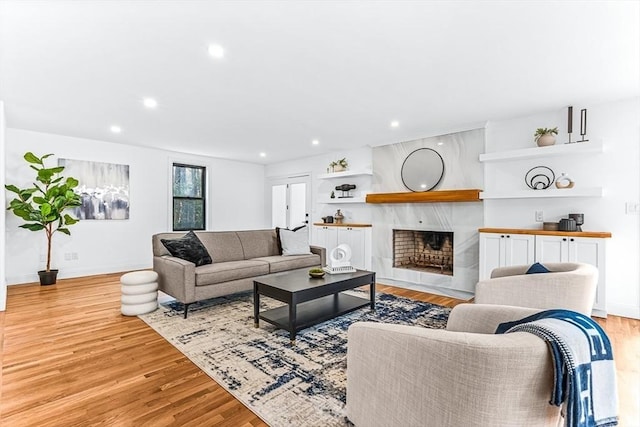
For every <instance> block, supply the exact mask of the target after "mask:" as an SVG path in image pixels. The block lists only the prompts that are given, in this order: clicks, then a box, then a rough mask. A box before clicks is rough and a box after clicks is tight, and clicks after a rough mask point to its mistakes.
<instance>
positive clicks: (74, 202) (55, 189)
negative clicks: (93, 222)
mask: <svg viewBox="0 0 640 427" xmlns="http://www.w3.org/2000/svg"><path fill="white" fill-rule="evenodd" d="M52 155H53V154H45V155H44V156H42V157H38V156H36V155H35V154H33V153H31V152H28V153H26V154H25V155H24V159H25V160H26V161H27V163H30V165H29V166H30V167H31V169H33V170H35V171H36V172H37V173H36V179H35V180H36V181H37V183H36V182H34V183H33V186H32V187H27V188H18V187H16V186H15V185H5V188H6V189H7V190H8V191H11V192H12V193H15V194H16V195H17V197H16V198H15V199H13V200H11V202H10V203H9V207H8V208H7V210H10V211H12V212H13V213H14V214H15V215H16V216H18V217H20V218H22V219H23V220H24V221H26V223H25V224H22V225H21V226H20V228H25V229H27V230H31V231H40V230H44V232H45V235H46V236H47V268H46V269H45V270H42V271H38V275H39V276H40V284H41V285H54V284H55V283H56V277H57V275H58V270H52V269H51V239H52V238H53V235H54V234H55V233H56V232H58V231H59V232H61V233H64V234H67V235H70V234H71V232H70V231H69V229H68V228H67V227H68V226H70V225H73V224H75V223H76V222H78V220H77V219H76V218H73V217H72V216H71V215H69V214H63V211H64V210H65V209H67V208H71V207H75V206H80V205H81V204H82V203H81V201H80V196H79V195H78V194H76V193H74V192H73V189H74V188H75V187H77V186H78V180H77V179H75V178H64V177H62V176H60V174H61V173H62V171H63V170H64V166H57V167H53V168H47V167H45V165H44V160H45V159H46V158H47V157H50V156H52Z"/></svg>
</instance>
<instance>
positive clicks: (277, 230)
mask: <svg viewBox="0 0 640 427" xmlns="http://www.w3.org/2000/svg"><path fill="white" fill-rule="evenodd" d="M305 227H306V225H300V226H298V227H296V228H294V229H293V230H290V231H298V230H300V229H302V228H305ZM280 230H288V231H289V229H288V228H281V227H276V243H277V244H278V253H279V254H280V255H282V240H281V239H280Z"/></svg>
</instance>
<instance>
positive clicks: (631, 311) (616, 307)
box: [607, 304, 640, 319]
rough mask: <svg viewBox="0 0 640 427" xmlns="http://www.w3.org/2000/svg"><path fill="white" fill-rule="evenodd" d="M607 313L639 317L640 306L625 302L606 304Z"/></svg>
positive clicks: (632, 317)
mask: <svg viewBox="0 0 640 427" xmlns="http://www.w3.org/2000/svg"><path fill="white" fill-rule="evenodd" d="M607 313H608V314H611V315H613V316H621V317H630V318H631V319H640V307H638V306H637V305H635V306H634V305H627V304H607Z"/></svg>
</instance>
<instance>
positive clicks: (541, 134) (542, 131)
mask: <svg viewBox="0 0 640 427" xmlns="http://www.w3.org/2000/svg"><path fill="white" fill-rule="evenodd" d="M557 134H558V128H557V127H554V128H553V129H547V128H538V129H536V133H534V134H533V136H535V141H536V143H537V144H538V147H545V146H548V145H553V144H555V143H556V137H555V135H557Z"/></svg>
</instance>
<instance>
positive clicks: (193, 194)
mask: <svg viewBox="0 0 640 427" xmlns="http://www.w3.org/2000/svg"><path fill="white" fill-rule="evenodd" d="M205 176H206V168H204V167H203V166H193V165H184V164H179V163H174V164H173V230H174V231H186V230H204V229H205V224H206V222H205V206H206V204H205V202H206V200H205V194H206V191H205Z"/></svg>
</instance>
